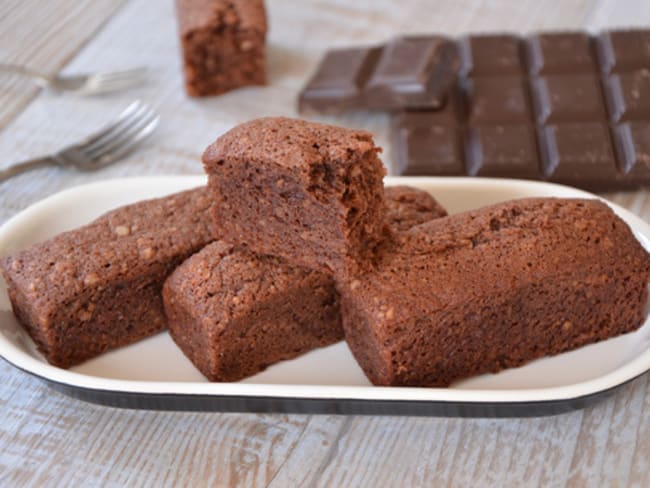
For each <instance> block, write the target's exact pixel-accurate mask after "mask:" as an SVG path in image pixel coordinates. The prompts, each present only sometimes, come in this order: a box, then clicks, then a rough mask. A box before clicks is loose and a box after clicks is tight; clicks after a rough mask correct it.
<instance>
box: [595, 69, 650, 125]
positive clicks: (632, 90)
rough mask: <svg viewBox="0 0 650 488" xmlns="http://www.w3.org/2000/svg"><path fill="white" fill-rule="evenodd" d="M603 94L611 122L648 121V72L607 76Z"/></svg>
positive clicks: (649, 72) (649, 114) (649, 113)
mask: <svg viewBox="0 0 650 488" xmlns="http://www.w3.org/2000/svg"><path fill="white" fill-rule="evenodd" d="M605 93H606V94H607V106H608V107H609V115H610V118H611V119H612V121H614V122H621V121H624V120H638V119H646V120H648V119H650V71H649V70H640V71H633V72H631V73H621V74H617V75H611V76H609V77H608V78H607V79H606V81H605Z"/></svg>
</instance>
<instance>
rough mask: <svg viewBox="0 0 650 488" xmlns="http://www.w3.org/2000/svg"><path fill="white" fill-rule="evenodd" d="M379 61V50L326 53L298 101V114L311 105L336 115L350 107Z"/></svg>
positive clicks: (367, 49)
mask: <svg viewBox="0 0 650 488" xmlns="http://www.w3.org/2000/svg"><path fill="white" fill-rule="evenodd" d="M378 57H379V49H377V48H374V49H370V48H358V49H357V48H353V49H337V50H332V51H329V52H328V53H327V54H326V55H325V58H324V59H323V61H322V62H321V64H320V66H319V67H318V70H317V71H316V73H315V74H314V76H313V77H312V79H311V81H310V82H309V90H308V91H307V90H306V91H305V92H303V94H302V96H301V97H300V100H299V105H300V107H299V109H300V110H301V111H303V110H305V109H308V108H310V107H311V106H312V105H314V106H316V107H318V109H319V111H322V112H338V111H340V110H341V109H344V108H345V107H347V106H348V105H349V104H351V103H354V102H355V101H356V99H357V98H358V97H359V96H360V93H361V89H362V87H363V85H364V84H365V83H366V81H367V79H368V77H369V76H370V73H371V71H372V69H373V67H374V65H375V63H376V62H377V58H378Z"/></svg>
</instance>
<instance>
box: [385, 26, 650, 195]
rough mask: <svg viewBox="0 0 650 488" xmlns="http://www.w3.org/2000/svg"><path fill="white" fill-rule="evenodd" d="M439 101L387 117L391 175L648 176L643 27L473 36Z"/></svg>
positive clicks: (648, 47) (623, 179)
mask: <svg viewBox="0 0 650 488" xmlns="http://www.w3.org/2000/svg"><path fill="white" fill-rule="evenodd" d="M448 43H449V45H451V46H453V47H454V48H455V49H456V51H457V53H458V55H459V58H460V60H461V68H460V70H459V75H458V79H457V80H456V83H455V84H454V85H453V86H452V88H451V89H450V91H449V93H448V96H447V98H446V100H445V104H444V106H442V107H441V108H439V109H437V110H431V109H425V108H424V107H420V108H421V109H422V110H418V111H414V110H413V107H404V110H403V111H402V112H401V113H398V114H395V115H394V116H393V119H392V142H393V164H394V166H393V168H392V169H393V173H396V174H401V175H467V176H492V177H511V178H528V179H539V180H548V181H552V182H558V183H563V184H568V185H572V186H577V187H580V188H585V189H588V190H594V191H605V190H619V189H633V188H638V187H639V186H642V185H647V184H650V30H648V31H646V30H635V31H610V32H604V33H602V34H600V35H598V36H596V37H592V36H589V35H588V34H585V33H583V32H563V33H545V34H537V35H533V36H530V37H528V38H519V37H516V36H512V35H481V36H470V37H468V38H466V39H463V40H460V41H452V40H449V41H448Z"/></svg>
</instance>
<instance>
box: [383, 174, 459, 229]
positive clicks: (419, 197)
mask: <svg viewBox="0 0 650 488" xmlns="http://www.w3.org/2000/svg"><path fill="white" fill-rule="evenodd" d="M384 198H385V201H386V222H387V223H388V226H389V228H390V229H391V230H392V231H393V232H403V231H406V230H409V229H410V228H411V227H414V226H416V225H419V224H423V223H425V222H428V221H429V220H433V219H438V218H440V217H446V216H447V210H446V209H445V208H444V207H443V206H442V205H440V203H438V201H436V199H435V198H433V197H432V196H431V194H430V193H428V192H426V191H424V190H418V189H417V188H413V187H410V186H406V185H396V186H387V187H385V188H384Z"/></svg>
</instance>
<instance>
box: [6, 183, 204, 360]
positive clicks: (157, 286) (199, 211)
mask: <svg viewBox="0 0 650 488" xmlns="http://www.w3.org/2000/svg"><path fill="white" fill-rule="evenodd" d="M211 204H212V202H211V200H210V199H209V198H208V193H207V192H206V190H205V188H198V189H194V190H189V191H185V192H182V193H177V194H174V195H170V196H167V197H164V198H158V199H155V200H148V201H143V202H139V203H135V204H133V205H127V206H125V207H122V208H119V209H117V210H113V211H112V212H109V213H107V214H105V215H104V216H102V217H100V218H98V219H97V220H95V221H94V222H92V223H90V224H88V225H85V226H83V227H81V228H79V229H76V230H73V231H70V232H64V233H63V234H59V235H58V236H56V237H53V238H52V239H50V240H48V241H46V242H43V243H40V244H36V245H34V246H31V247H29V248H28V249H25V250H24V251H20V252H18V253H16V254H14V255H12V256H9V257H6V258H4V259H3V260H2V261H0V268H1V269H2V273H3V275H4V278H5V280H6V281H7V291H8V293H9V298H10V299H11V303H12V306H13V310H14V313H15V314H16V317H17V318H18V320H19V322H20V323H21V324H22V325H23V326H24V327H25V329H26V330H27V332H28V333H29V335H30V336H31V337H32V339H33V340H34V342H35V343H36V345H37V347H38V349H39V350H40V351H41V352H42V353H43V355H44V356H45V358H46V359H47V360H48V361H49V362H50V363H51V364H53V365H55V366H59V367H62V368H68V367H70V366H73V365H75V364H78V363H80V362H82V361H84V360H86V359H89V358H92V357H94V356H97V355H98V354H101V353H103V352H105V351H107V350H109V349H113V348H116V347H120V346H124V345H127V344H130V343H132V342H134V341H137V340H139V339H142V338H144V337H147V336H149V335H152V334H154V333H156V332H158V331H160V330H163V329H164V328H165V327H166V323H167V322H166V319H165V315H164V311H163V304H162V298H161V294H160V291H161V288H162V284H163V281H164V280H165V278H166V277H167V275H168V274H169V273H170V272H171V271H172V270H173V269H174V268H175V267H176V266H177V265H178V264H180V263H181V262H182V261H183V260H184V259H186V258H187V257H188V256H190V255H191V254H192V253H194V252H196V251H198V250H199V249H201V248H202V247H203V246H205V245H206V244H207V243H209V242H210V241H212V240H213V239H214V235H213V228H212V226H211V224H210V222H211V218H210V217H209V208H210V206H211Z"/></svg>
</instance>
